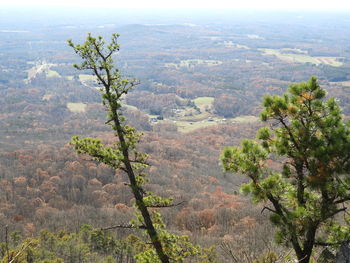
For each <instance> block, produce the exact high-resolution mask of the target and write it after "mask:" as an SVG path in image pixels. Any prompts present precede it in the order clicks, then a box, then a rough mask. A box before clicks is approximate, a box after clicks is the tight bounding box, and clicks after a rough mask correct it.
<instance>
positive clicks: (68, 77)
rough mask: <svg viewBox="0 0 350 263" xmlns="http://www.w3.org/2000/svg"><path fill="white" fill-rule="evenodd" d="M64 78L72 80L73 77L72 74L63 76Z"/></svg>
mask: <svg viewBox="0 0 350 263" xmlns="http://www.w3.org/2000/svg"><path fill="white" fill-rule="evenodd" d="M65 78H66V79H68V80H73V78H74V77H73V76H65Z"/></svg>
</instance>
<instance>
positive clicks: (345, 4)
mask: <svg viewBox="0 0 350 263" xmlns="http://www.w3.org/2000/svg"><path fill="white" fill-rule="evenodd" d="M1 5H2V6H4V5H6V6H13V5H14V6H67V7H73V6H74V7H76V6H81V7H82V6H88V7H97V6H100V7H114V8H118V7H119V8H254V9H271V8H274V9H275V8H277V9H281V8H282V9H290V8H293V9H309V10H310V9H340V10H344V9H350V1H349V0H214V1H213V0H103V1H96V0H94V1H93V0H0V6H1Z"/></svg>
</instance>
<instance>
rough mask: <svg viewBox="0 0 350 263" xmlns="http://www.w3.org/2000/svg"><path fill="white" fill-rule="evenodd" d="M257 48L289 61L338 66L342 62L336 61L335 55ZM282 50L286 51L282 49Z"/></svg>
mask: <svg viewBox="0 0 350 263" xmlns="http://www.w3.org/2000/svg"><path fill="white" fill-rule="evenodd" d="M258 50H260V51H262V52H264V55H275V56H276V57H278V58H279V59H280V60H283V61H286V62H291V63H293V62H294V63H295V62H296V63H312V64H315V65H319V64H326V65H330V66H333V67H340V66H342V65H343V63H342V62H339V61H337V57H311V56H309V55H306V54H302V53H300V54H294V53H282V52H281V51H282V50H281V51H280V50H278V49H269V48H259V49H258ZM284 51H286V50H285V49H284Z"/></svg>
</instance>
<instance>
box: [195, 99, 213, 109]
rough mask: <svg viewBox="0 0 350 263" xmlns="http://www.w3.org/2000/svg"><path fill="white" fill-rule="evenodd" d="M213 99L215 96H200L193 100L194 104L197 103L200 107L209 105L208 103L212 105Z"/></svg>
mask: <svg viewBox="0 0 350 263" xmlns="http://www.w3.org/2000/svg"><path fill="white" fill-rule="evenodd" d="M213 101H214V97H198V98H196V99H194V100H193V102H194V104H196V106H197V107H198V108H200V107H203V106H207V105H208V106H211V104H212V103H213Z"/></svg>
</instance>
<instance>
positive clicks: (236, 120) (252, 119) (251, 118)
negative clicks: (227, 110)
mask: <svg viewBox="0 0 350 263" xmlns="http://www.w3.org/2000/svg"><path fill="white" fill-rule="evenodd" d="M259 120H260V119H259V118H258V117H256V116H249V115H247V116H238V117H236V118H231V119H228V121H230V122H233V123H251V122H257V121H259Z"/></svg>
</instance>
